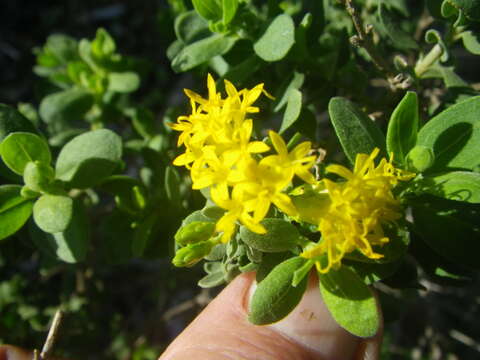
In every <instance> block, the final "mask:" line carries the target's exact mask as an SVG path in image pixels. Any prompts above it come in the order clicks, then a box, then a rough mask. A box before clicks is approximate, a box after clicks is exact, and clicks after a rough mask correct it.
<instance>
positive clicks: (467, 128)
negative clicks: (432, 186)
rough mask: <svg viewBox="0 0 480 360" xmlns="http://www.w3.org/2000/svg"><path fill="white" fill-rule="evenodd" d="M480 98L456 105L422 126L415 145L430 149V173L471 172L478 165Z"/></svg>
mask: <svg viewBox="0 0 480 360" xmlns="http://www.w3.org/2000/svg"><path fill="white" fill-rule="evenodd" d="M479 115H480V96H476V97H473V98H470V99H467V100H465V101H462V102H460V103H458V104H455V105H453V106H451V107H449V108H448V109H446V110H445V111H442V112H441V113H440V114H438V115H437V116H435V117H434V118H433V119H431V120H430V121H429V122H427V123H426V124H425V126H423V127H422V128H421V129H420V131H419V133H418V138H417V145H422V146H425V147H427V148H429V149H431V150H432V151H433V153H434V156H435V162H434V163H433V165H432V166H431V167H430V169H429V170H430V171H432V172H433V171H437V172H443V171H445V170H446V169H447V168H454V169H464V170H474V169H475V168H476V167H478V166H480V116H479Z"/></svg>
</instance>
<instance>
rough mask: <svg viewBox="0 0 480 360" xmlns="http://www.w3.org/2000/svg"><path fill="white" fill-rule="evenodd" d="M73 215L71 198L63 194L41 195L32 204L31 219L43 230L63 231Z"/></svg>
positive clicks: (51, 232)
mask: <svg viewBox="0 0 480 360" xmlns="http://www.w3.org/2000/svg"><path fill="white" fill-rule="evenodd" d="M72 216H73V200H72V199H71V198H70V197H68V196H63V195H48V194H47V195H43V196H41V197H40V198H39V199H38V200H37V201H36V202H35V205H33V220H35V223H36V224H37V226H38V227H39V228H40V229H42V230H43V231H45V232H47V233H50V234H55V233H59V232H62V231H65V230H66V229H67V227H68V226H69V225H70V222H71V221H72Z"/></svg>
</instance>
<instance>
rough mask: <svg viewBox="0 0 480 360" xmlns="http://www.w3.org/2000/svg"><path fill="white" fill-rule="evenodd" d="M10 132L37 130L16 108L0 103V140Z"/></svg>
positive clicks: (34, 131) (33, 131)
mask: <svg viewBox="0 0 480 360" xmlns="http://www.w3.org/2000/svg"><path fill="white" fill-rule="evenodd" d="M12 132H29V133H36V132H37V130H36V129H35V126H33V124H32V123H31V121H29V120H28V119H27V118H26V117H25V116H23V115H22V114H21V113H20V112H19V111H18V110H16V109H14V108H12V107H10V106H7V105H4V104H0V142H1V141H3V139H5V137H7V135H8V134H10V133H12Z"/></svg>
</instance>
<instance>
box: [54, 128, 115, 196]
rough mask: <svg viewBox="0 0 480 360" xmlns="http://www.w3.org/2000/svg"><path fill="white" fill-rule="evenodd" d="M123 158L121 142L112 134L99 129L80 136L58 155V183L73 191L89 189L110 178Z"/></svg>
mask: <svg viewBox="0 0 480 360" xmlns="http://www.w3.org/2000/svg"><path fill="white" fill-rule="evenodd" d="M121 158H122V140H121V138H120V137H119V136H118V135H117V134H115V133H114V132H113V131H110V130H107V129H100V130H95V131H90V132H87V133H85V134H82V135H79V136H77V137H75V138H73V139H72V140H71V141H70V142H68V143H67V144H66V145H65V146H64V147H63V148H62V150H61V151H60V154H59V155H58V159H57V163H56V167H55V170H56V176H57V179H59V180H62V181H65V182H67V183H69V185H70V186H72V187H76V188H88V187H91V186H93V185H96V184H99V183H100V182H102V180H104V179H105V178H106V177H108V176H110V175H111V174H112V172H113V171H114V170H115V168H116V167H117V166H118V165H119V163H120V160H121Z"/></svg>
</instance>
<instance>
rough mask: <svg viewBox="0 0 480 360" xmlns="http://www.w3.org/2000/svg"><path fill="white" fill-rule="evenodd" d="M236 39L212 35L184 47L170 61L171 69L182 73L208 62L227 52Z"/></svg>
mask: <svg viewBox="0 0 480 360" xmlns="http://www.w3.org/2000/svg"><path fill="white" fill-rule="evenodd" d="M236 42H237V38H233V37H228V36H224V35H220V34H214V35H212V36H209V37H208V38H205V39H202V40H199V41H196V42H194V43H192V44H190V45H188V46H185V47H184V48H183V49H182V50H180V52H179V53H178V54H177V55H176V56H175V57H174V58H173V60H172V69H173V71H175V72H183V71H187V70H190V69H193V68H194V67H196V66H198V65H200V64H203V63H205V62H207V61H209V60H210V59H211V58H213V57H215V56H217V55H223V54H225V53H226V52H228V51H229V50H230V49H231V48H232V46H233V45H234V44H235V43H236Z"/></svg>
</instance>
